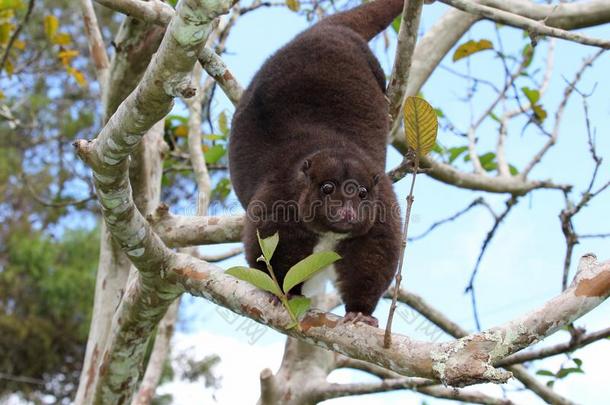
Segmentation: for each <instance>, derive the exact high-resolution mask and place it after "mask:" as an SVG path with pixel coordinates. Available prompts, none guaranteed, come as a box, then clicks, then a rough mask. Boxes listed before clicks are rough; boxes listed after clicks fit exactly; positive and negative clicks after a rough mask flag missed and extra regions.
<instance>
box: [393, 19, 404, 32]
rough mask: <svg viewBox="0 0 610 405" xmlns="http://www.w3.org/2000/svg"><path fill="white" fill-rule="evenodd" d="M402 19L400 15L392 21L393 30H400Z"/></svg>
mask: <svg viewBox="0 0 610 405" xmlns="http://www.w3.org/2000/svg"><path fill="white" fill-rule="evenodd" d="M401 21H402V16H400V15H399V16H398V17H396V18H395V19H394V21H392V29H393V30H394V32H398V31H399V30H400V23H401Z"/></svg>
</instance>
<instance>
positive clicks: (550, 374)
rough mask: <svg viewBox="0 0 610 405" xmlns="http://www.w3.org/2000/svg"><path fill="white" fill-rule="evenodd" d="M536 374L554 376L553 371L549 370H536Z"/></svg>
mask: <svg viewBox="0 0 610 405" xmlns="http://www.w3.org/2000/svg"><path fill="white" fill-rule="evenodd" d="M536 375H543V376H547V377H555V373H553V372H552V371H549V370H538V371H536Z"/></svg>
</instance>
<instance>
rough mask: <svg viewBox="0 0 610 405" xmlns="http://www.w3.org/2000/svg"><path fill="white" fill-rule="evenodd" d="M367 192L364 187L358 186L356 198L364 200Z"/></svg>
mask: <svg viewBox="0 0 610 405" xmlns="http://www.w3.org/2000/svg"><path fill="white" fill-rule="evenodd" d="M368 193H369V190H367V189H366V187H363V186H360V187H359V188H358V196H359V197H360V198H366V196H367V195H368Z"/></svg>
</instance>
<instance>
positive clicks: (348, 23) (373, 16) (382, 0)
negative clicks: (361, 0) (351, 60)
mask: <svg viewBox="0 0 610 405" xmlns="http://www.w3.org/2000/svg"><path fill="white" fill-rule="evenodd" d="M403 6H404V0H372V1H369V2H368V3H365V4H362V5H361V6H358V7H356V8H353V9H351V10H348V11H344V12H342V13H337V14H333V15H331V16H330V17H327V18H325V19H324V20H322V22H321V23H320V24H325V25H326V24H330V25H342V26H345V27H349V28H351V29H352V30H354V31H356V32H357V33H358V34H360V35H362V37H363V38H364V39H366V40H367V41H370V40H371V39H372V38H373V37H374V36H375V35H377V34H379V33H380V32H381V31H383V30H384V29H385V28H386V27H387V26H388V25H390V24H391V23H392V21H393V20H394V18H396V17H397V16H399V15H400V13H402V9H403Z"/></svg>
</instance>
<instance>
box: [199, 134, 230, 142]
mask: <svg viewBox="0 0 610 405" xmlns="http://www.w3.org/2000/svg"><path fill="white" fill-rule="evenodd" d="M203 139H205V140H208V141H223V140H225V139H227V137H226V136H225V135H220V134H208V135H204V136H203Z"/></svg>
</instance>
